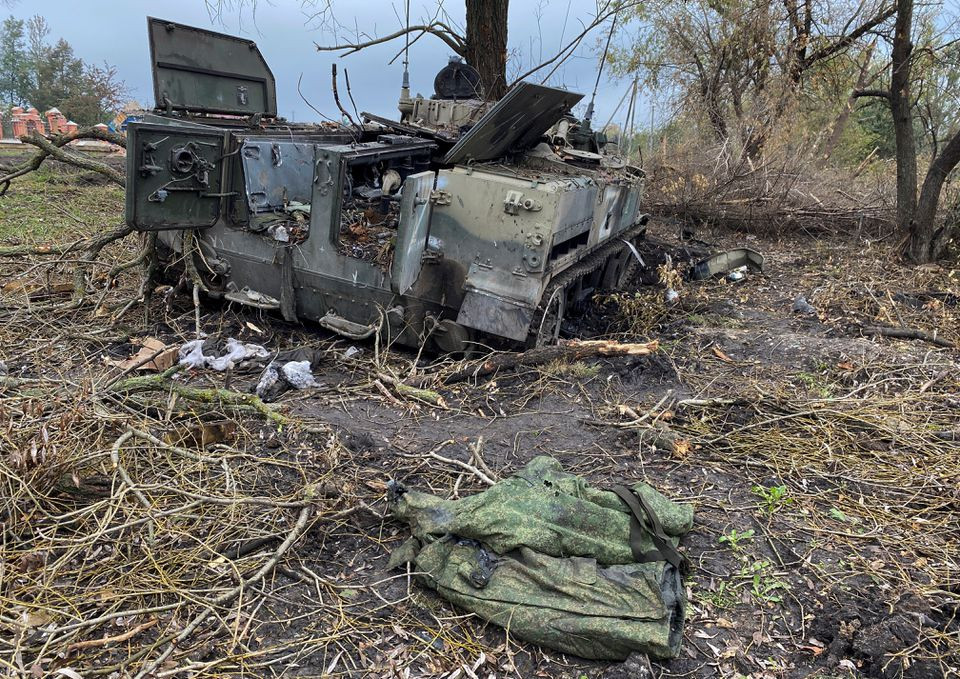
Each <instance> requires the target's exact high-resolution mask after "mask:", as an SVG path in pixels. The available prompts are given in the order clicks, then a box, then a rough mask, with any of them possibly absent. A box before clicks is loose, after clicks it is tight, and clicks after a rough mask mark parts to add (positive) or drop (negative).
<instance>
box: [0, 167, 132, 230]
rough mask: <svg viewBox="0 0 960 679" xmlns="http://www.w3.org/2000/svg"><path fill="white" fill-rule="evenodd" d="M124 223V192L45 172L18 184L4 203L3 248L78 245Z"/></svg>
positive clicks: (0, 204) (0, 215) (0, 206)
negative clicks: (75, 242)
mask: <svg viewBox="0 0 960 679" xmlns="http://www.w3.org/2000/svg"><path fill="white" fill-rule="evenodd" d="M63 180H66V181H63ZM122 223H123V189H121V188H120V187H119V186H113V185H106V186H103V185H100V186H97V185H94V184H88V183H85V182H84V181H83V179H80V178H78V177H76V176H75V175H69V174H61V173H58V172H52V171H50V170H49V169H47V168H43V167H41V168H40V169H39V170H38V171H36V172H33V173H31V174H29V175H26V176H24V177H20V178H18V179H14V180H13V181H12V182H11V184H10V188H9V190H8V191H7V194H6V195H5V196H2V197H0V244H3V245H20V244H33V243H37V244H39V243H47V242H61V241H72V240H76V239H78V238H83V237H85V236H89V235H91V234H93V233H97V232H101V231H105V230H108V229H112V228H115V227H117V226H119V225H120V224H122Z"/></svg>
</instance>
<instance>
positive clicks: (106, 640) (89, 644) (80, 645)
mask: <svg viewBox="0 0 960 679" xmlns="http://www.w3.org/2000/svg"><path fill="white" fill-rule="evenodd" d="M159 620H160V619H159V618H152V619H151V620H147V621H146V622H145V623H143V624H140V625H137V626H136V627H134V628H132V629H129V630H127V631H126V632H124V633H123V634H117V635H116V636H112V637H103V638H101V639H90V640H89V641H75V642H73V643H72V644H70V645H69V646H67V653H72V652H73V651H82V650H84V649H86V648H96V647H98V646H106V645H107V644H118V643H120V642H123V641H127V640H128V639H132V638H133V637H135V636H137V635H138V634H140V632H142V631H144V630H146V629H150V628H151V627H153V626H154V625H156V624H157V622H158V621H159Z"/></svg>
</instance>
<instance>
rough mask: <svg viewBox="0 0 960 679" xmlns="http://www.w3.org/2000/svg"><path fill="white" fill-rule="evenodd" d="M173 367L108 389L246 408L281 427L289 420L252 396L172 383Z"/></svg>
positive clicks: (134, 378)
mask: <svg viewBox="0 0 960 679" xmlns="http://www.w3.org/2000/svg"><path fill="white" fill-rule="evenodd" d="M180 367H181V366H179V365H175V366H173V367H172V368H170V369H169V370H165V371H164V372H162V373H160V374H158V375H138V376H136V377H128V378H127V379H125V380H123V381H121V382H117V383H116V384H115V385H113V386H112V387H110V391H112V392H115V393H125V394H133V393H137V392H142V391H170V392H173V393H174V394H176V395H177V396H179V397H181V398H186V399H189V400H191V401H198V402H200V403H225V404H227V405H232V406H248V407H251V408H253V409H254V410H255V411H257V412H258V413H260V414H261V415H263V416H264V417H265V418H267V419H268V420H270V421H271V422H273V423H274V424H277V425H280V426H283V425H286V424H288V423H289V419H288V418H287V417H285V416H283V415H281V414H280V413H278V412H277V411H276V410H274V409H273V408H271V407H270V406H268V405H267V404H266V403H264V402H263V401H262V400H260V397H258V396H256V395H254V394H243V393H240V392H239V391H231V390H229V389H223V388H221V387H209V388H203V389H201V388H198V387H189V386H187V385H185V384H180V383H179V382H174V381H173V380H172V379H170V377H171V376H172V375H173V374H174V373H175V372H177V370H179V369H180Z"/></svg>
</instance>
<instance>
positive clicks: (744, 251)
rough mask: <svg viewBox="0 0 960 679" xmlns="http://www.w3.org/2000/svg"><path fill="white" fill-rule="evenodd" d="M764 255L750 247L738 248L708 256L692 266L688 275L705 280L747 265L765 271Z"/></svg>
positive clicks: (692, 278)
mask: <svg viewBox="0 0 960 679" xmlns="http://www.w3.org/2000/svg"><path fill="white" fill-rule="evenodd" d="M763 259H764V257H763V255H761V254H760V253H759V252H757V251H756V250H751V249H750V248H736V249H734V250H727V251H726V252H720V253H718V254H716V255H713V256H712V257H707V258H706V259H704V260H703V261H701V262H698V263H697V264H695V265H694V266H692V267H691V268H690V271H689V272H688V273H687V277H688V278H689V279H690V280H693V281H703V280H707V279H708V278H713V277H714V276H719V275H720V274H725V273H729V272H731V271H735V270H737V269H740V268H741V267H746V268H748V269H750V270H751V271H755V272H757V273H763Z"/></svg>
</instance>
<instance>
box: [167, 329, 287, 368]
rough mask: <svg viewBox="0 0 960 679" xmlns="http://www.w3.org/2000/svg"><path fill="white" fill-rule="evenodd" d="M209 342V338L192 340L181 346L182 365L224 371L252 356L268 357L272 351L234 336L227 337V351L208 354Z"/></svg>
mask: <svg viewBox="0 0 960 679" xmlns="http://www.w3.org/2000/svg"><path fill="white" fill-rule="evenodd" d="M208 342H209V340H202V339H197V340H191V341H190V342H187V343H185V344H184V345H183V346H182V347H180V351H179V357H180V365H183V366H186V367H187V368H190V369H192V370H202V369H203V368H210V369H211V370H215V371H217V372H223V371H224V370H230V369H231V368H234V367H235V366H236V365H237V364H239V363H241V362H243V361H246V360H249V359H251V358H266V357H267V356H269V355H270V352H269V351H267V350H266V349H265V348H264V347H262V346H261V345H259V344H244V343H242V342H239V341H237V340H236V339H234V338H233V337H230V338H228V339H227V344H226V347H225V350H226V353H224V354H222V355H220V356H213V355H208V354H204V353H203V349H204V346H205V345H206V344H207V343H208Z"/></svg>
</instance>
